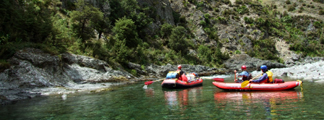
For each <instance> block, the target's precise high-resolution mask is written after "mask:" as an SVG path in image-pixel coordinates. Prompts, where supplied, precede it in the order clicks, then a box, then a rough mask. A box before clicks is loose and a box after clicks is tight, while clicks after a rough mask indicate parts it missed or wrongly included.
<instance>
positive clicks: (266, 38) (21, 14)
mask: <svg viewBox="0 0 324 120" xmlns="http://www.w3.org/2000/svg"><path fill="white" fill-rule="evenodd" d="M97 2H99V4H106V3H108V2H109V7H110V9H109V13H110V14H107V13H106V12H103V11H104V10H105V9H104V8H102V7H99V8H98V7H95V6H94V4H92V3H88V2H85V1H84V0H77V2H70V1H69V0H66V1H64V3H62V2H60V0H0V14H1V15H2V17H1V18H0V63H1V64H0V66H1V67H8V66H9V63H7V62H6V60H7V59H8V58H10V57H11V56H12V55H13V54H14V53H15V51H17V50H19V49H22V48H25V47H35V48H40V49H42V50H44V51H47V52H49V53H51V54H53V55H57V54H59V53H62V52H71V53H75V54H80V55H87V56H92V57H95V58H98V59H101V60H105V61H107V62H108V63H114V64H115V63H120V64H121V65H123V66H125V65H126V63H128V62H135V63H139V64H141V65H146V64H148V63H154V64H158V65H163V64H166V63H171V64H179V63H187V64H203V65H206V66H213V67H222V62H223V60H226V59H228V58H229V53H227V52H225V53H222V52H221V50H220V48H221V47H222V41H221V40H219V36H218V34H217V32H218V31H217V26H218V25H221V24H222V25H230V24H231V23H233V21H234V22H240V20H241V19H240V18H242V20H243V22H244V24H241V26H244V27H245V28H247V29H249V28H253V29H255V30H260V31H261V34H258V36H261V37H253V36H254V35H256V34H257V33H258V32H257V31H255V32H252V33H251V35H248V34H243V33H242V34H240V35H239V37H243V36H246V37H248V38H249V39H250V40H251V42H252V46H253V48H251V49H245V52H246V53H248V54H249V55H250V56H252V57H257V58H261V59H270V60H276V61H280V62H282V61H281V59H280V58H279V57H278V56H277V54H278V52H277V51H276V49H275V43H276V40H277V39H278V38H281V39H284V40H286V41H287V42H288V43H290V44H291V47H290V49H291V50H294V51H297V52H301V53H303V54H304V55H311V56H323V55H324V48H323V44H324V37H323V35H322V34H323V32H324V31H323V29H322V28H323V21H322V20H318V19H316V18H313V17H310V16H290V15H289V14H288V13H287V12H294V11H296V10H298V11H299V12H303V10H304V9H305V8H306V7H307V5H308V4H307V5H306V3H305V2H304V1H303V0H298V2H296V3H293V2H292V1H289V0H287V1H286V5H287V6H288V7H286V9H287V10H286V11H285V12H279V11H278V10H277V8H278V6H276V5H268V6H262V5H261V4H260V3H259V2H258V1H254V0H236V1H235V4H234V5H233V4H232V3H231V2H230V1H229V0H187V1H186V0H183V2H182V3H183V5H184V7H188V6H189V5H195V6H197V10H201V11H202V12H203V13H204V15H203V16H202V17H203V18H204V20H202V21H200V25H201V26H202V27H203V30H204V32H205V33H206V34H207V35H208V38H209V39H210V40H215V41H217V42H218V43H219V44H217V45H216V46H210V45H204V44H203V43H196V42H194V41H193V40H192V39H194V38H195V35H194V34H193V33H192V29H193V28H189V27H188V24H193V23H191V21H187V20H186V19H185V17H184V16H182V15H181V14H179V13H178V12H176V11H173V17H174V22H175V25H171V24H169V23H167V22H165V21H163V20H162V24H161V26H159V28H160V29H159V30H158V32H154V34H147V32H146V31H148V30H150V29H149V25H150V24H151V23H153V22H156V21H157V20H158V19H162V18H160V16H158V15H157V13H156V12H157V11H156V9H155V8H154V7H152V6H149V5H146V4H144V5H141V6H139V4H138V3H137V1H136V0H97ZM212 2H214V3H216V4H210V3H212ZM314 2H323V1H321V0H317V1H316V0H314ZM63 4H64V5H65V6H63ZM221 5H227V6H229V8H230V9H225V10H221V9H220V6H221ZM310 8H311V6H310ZM321 10H322V9H321ZM322 11H323V10H322ZM323 13H324V12H323ZM251 14H257V16H256V17H251V16H250V15H251ZM318 14H321V11H319V13H318ZM230 21H232V22H230ZM310 25H312V26H313V27H312V26H310ZM313 28H315V29H313ZM225 41H226V40H225ZM239 42H240V43H241V45H242V46H243V45H244V43H243V42H241V40H239ZM190 51H191V52H190ZM192 51H194V52H192ZM235 53H236V54H239V53H241V52H240V51H236V52H235Z"/></svg>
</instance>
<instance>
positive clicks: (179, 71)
mask: <svg viewBox="0 0 324 120" xmlns="http://www.w3.org/2000/svg"><path fill="white" fill-rule="evenodd" d="M177 72H178V74H179V76H178V80H182V75H184V74H183V73H184V72H183V71H182V70H179V69H178V70H177Z"/></svg>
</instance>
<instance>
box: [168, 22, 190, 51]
mask: <svg viewBox="0 0 324 120" xmlns="http://www.w3.org/2000/svg"><path fill="white" fill-rule="evenodd" d="M186 33H187V30H186V29H185V28H184V27H183V26H177V27H175V28H173V29H172V33H171V36H170V39H169V43H168V46H169V47H170V48H171V49H173V50H175V51H176V52H180V51H181V53H183V54H186V53H187V52H188V46H189V43H188V41H186V39H187V35H186Z"/></svg>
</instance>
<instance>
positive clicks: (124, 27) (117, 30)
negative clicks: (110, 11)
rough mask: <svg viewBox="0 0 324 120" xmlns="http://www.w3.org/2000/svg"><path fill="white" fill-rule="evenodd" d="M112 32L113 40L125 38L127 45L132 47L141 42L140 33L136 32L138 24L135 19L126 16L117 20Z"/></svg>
mask: <svg viewBox="0 0 324 120" xmlns="http://www.w3.org/2000/svg"><path fill="white" fill-rule="evenodd" d="M112 33H113V37H112V39H111V40H112V42H113V41H121V40H125V41H126V43H125V45H126V46H128V47H130V48H135V47H137V45H138V44H140V43H141V39H139V38H138V34H137V32H136V25H135V24H134V21H133V20H131V19H127V18H126V17H123V18H121V19H119V20H117V22H116V23H115V26H114V27H113V29H112Z"/></svg>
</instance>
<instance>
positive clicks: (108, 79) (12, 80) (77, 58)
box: [0, 48, 227, 104]
mask: <svg viewBox="0 0 324 120" xmlns="http://www.w3.org/2000/svg"><path fill="white" fill-rule="evenodd" d="M8 61H9V62H10V64H11V67H10V68H9V69H6V70H4V71H3V72H1V73H0V89H1V91H0V103H2V104H5V103H10V102H12V101H17V100H20V99H27V98H32V97H35V96H38V95H42V94H44V89H47V90H45V91H47V92H48V91H49V92H51V91H55V92H56V93H62V91H63V92H64V91H66V89H69V90H74V91H83V90H96V89H101V88H106V87H108V86H109V85H110V84H106V83H112V82H113V83H115V82H132V81H137V80H145V79H147V77H150V78H164V77H165V76H166V74H167V73H168V72H169V71H175V70H176V69H177V65H170V64H168V65H165V66H157V65H153V64H151V65H146V66H145V67H143V68H142V66H141V65H139V64H135V63H129V65H128V69H132V70H135V71H136V72H137V74H138V75H141V76H142V77H140V78H138V77H136V76H134V75H132V74H130V73H128V72H127V71H125V70H124V69H123V68H120V70H114V69H112V68H111V67H110V65H109V64H108V63H106V62H105V61H102V60H98V59H94V58H91V57H86V56H81V55H74V54H70V53H63V54H60V55H51V54H48V53H45V52H43V51H42V50H39V49H33V48H26V49H23V50H20V51H18V52H17V53H16V54H15V55H14V56H13V57H12V58H11V59H9V60H8ZM182 68H183V70H184V71H185V72H187V73H190V72H196V73H198V74H199V75H212V74H224V73H226V72H227V71H226V70H225V69H217V68H209V67H205V66H202V65H187V64H183V65H182ZM97 83H98V84H97ZM99 83H100V84H99ZM58 88H62V89H63V90H61V89H58ZM46 94H48V93H46Z"/></svg>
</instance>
